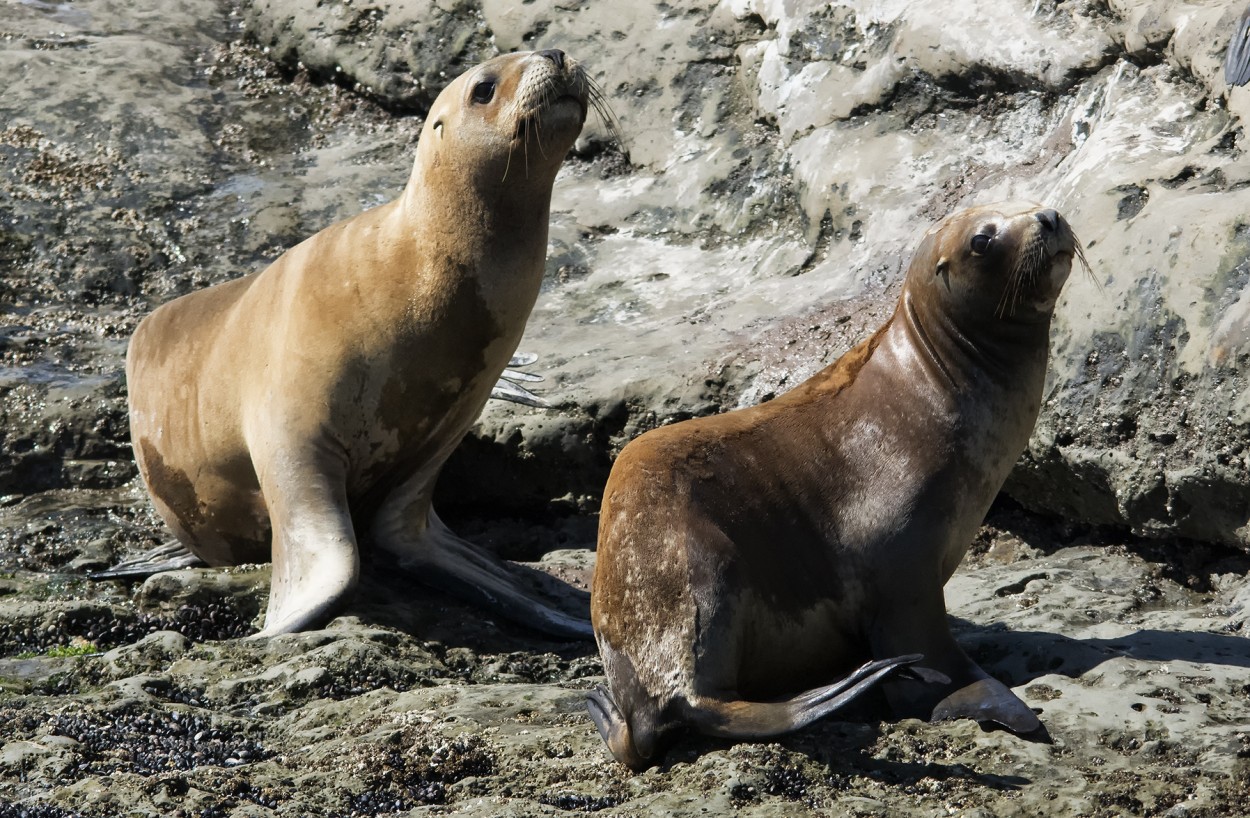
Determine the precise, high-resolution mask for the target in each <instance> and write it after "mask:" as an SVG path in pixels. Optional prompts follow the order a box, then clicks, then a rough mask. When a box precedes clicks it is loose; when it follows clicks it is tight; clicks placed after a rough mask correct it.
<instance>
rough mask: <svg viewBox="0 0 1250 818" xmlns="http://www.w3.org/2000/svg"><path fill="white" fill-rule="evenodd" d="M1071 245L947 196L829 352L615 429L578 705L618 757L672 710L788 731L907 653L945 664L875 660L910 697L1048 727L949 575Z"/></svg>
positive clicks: (1032, 218)
mask: <svg viewBox="0 0 1250 818" xmlns="http://www.w3.org/2000/svg"><path fill="white" fill-rule="evenodd" d="M1074 256H1075V257H1078V258H1081V260H1082V263H1084V259H1083V258H1082V257H1081V251H1080V249H1079V247H1078V245H1077V243H1076V239H1075V237H1074V235H1073V233H1072V230H1071V228H1070V227H1069V226H1068V224H1067V223H1066V222H1065V221H1064V220H1063V219H1062V218H1061V217H1060V215H1059V214H1058V213H1057V212H1055V211H1054V210H1050V209H1045V208H1042V207H1040V206H1038V205H1034V204H1018V203H1013V204H1003V205H992V206H985V207H976V208H972V209H970V210H965V211H963V212H960V213H957V214H955V215H952V216H949V217H947V218H946V219H945V220H943V221H942V222H941V223H939V224H938V225H937V226H936V227H935V228H933V229H931V230H930V231H929V232H928V233H927V234H926V235H925V237H924V240H923V241H922V243H921V245H920V248H919V250H918V251H917V252H916V255H915V257H914V258H913V260H912V262H911V266H910V268H909V270H908V272H907V276H906V280H905V282H904V285H903V290H902V294H901V296H900V297H899V302H898V306H897V308H896V309H895V311H894V314H893V316H892V317H891V318H890V320H889V321H888V322H887V323H886V324H885V326H883V327H882V328H881V329H879V330H878V331H877V332H876V333H875V334H874V335H873V336H872V337H871V338H869V339H867V340H866V341H863V342H862V343H860V344H859V345H858V346H856V347H855V348H854V349H852V350H851V351H850V352H848V353H846V354H845V355H844V356H842V358H840V359H839V360H838V361H837V362H836V363H834V364H833V365H831V366H829V367H827V368H826V369H824V370H823V371H821V372H819V373H817V374H816V375H815V376H813V377H812V378H811V379H809V380H808V381H806V382H804V383H803V384H801V385H799V386H798V387H797V388H795V389H794V390H793V391H791V392H789V393H787V394H785V395H782V396H781V397H778V398H776V399H775V400H773V401H770V402H768V403H765V404H762V405H760V406H755V407H752V408H750V409H743V410H740V411H735V412H729V413H727V414H723V415H719V416H715V417H709V418H701V419H697V420H690V421H686V422H683V423H677V424H674V425H672V426H667V427H663V428H660V429H656V430H654V431H651V432H648V433H646V434H644V435H642V436H641V437H639V438H637V439H636V440H634V441H632V442H631V443H630V444H629V445H628V446H626V447H625V449H624V450H623V451H622V452H621V455H620V457H619V458H618V459H617V461H616V463H615V465H614V466H613V468H612V473H611V476H610V477H609V478H608V483H607V487H606V488H605V490H604V497H603V509H602V513H601V516H600V519H599V553H598V557H597V562H596V565H595V575H594V586H593V588H592V592H591V616H592V619H593V622H594V625H595V635H596V638H597V640H598V642H599V650H600V653H601V654H602V656H603V665H604V671H605V673H606V675H607V681H608V686H607V688H606V689H605V688H602V687H600V688H599V689H598V690H596V691H595V692H593V693H592V694H591V695H590V697H589V702H588V704H589V708H590V713H591V716H592V717H593V718H594V720H595V723H596V725H597V726H598V728H599V731H600V733H601V734H602V735H603V738H604V740H605V741H606V742H607V745H608V748H609V749H610V750H611V752H612V754H613V755H614V756H615V757H616V758H617V759H618V760H620V761H621V762H623V763H624V764H627V765H629V766H630V767H633V768H635V769H638V768H642V767H645V766H646V765H648V764H649V763H651V762H652V761H654V760H655V758H656V755H657V753H658V751H659V750H660V748H661V744H662V741H663V739H664V737H665V734H667V733H668V732H669V731H670V730H672V729H674V728H677V727H679V726H682V725H688V726H691V727H693V728H695V729H697V730H699V731H701V732H703V733H706V734H710V735H715V736H722V737H730V738H753V737H763V736H770V735H775V734H779V733H783V732H786V731H789V730H792V729H795V728H797V727H800V726H802V725H805V724H807V723H809V722H811V721H812V720H814V719H815V718H818V717H820V716H822V715H824V714H825V713H827V712H829V711H830V710H832V709H833V708H834V707H836V706H838V705H840V704H841V703H842V702H844V701H846V700H848V699H849V698H851V697H852V696H853V695H855V693H857V692H858V691H859V690H862V689H863V688H865V687H867V686H868V685H869V684H871V683H872V681H873V680H875V679H877V678H882V677H884V676H885V675H886V674H888V673H889V672H890V670H892V669H893V668H894V667H896V666H897V665H899V664H900V663H907V662H913V661H915V660H916V656H915V654H922V655H923V657H924V658H923V661H922V662H921V664H922V665H923V666H924V667H925V668H928V669H932V670H934V671H937V674H920V675H921V676H923V678H917V677H916V676H915V675H913V677H912V678H907V674H894V675H892V676H888V677H886V678H884V681H883V682H882V684H883V685H884V690H885V693H886V695H887V697H888V699H889V701H890V703H891V704H892V706H893V708H894V709H895V710H896V712H897V713H898V714H899V715H901V716H918V717H927V718H934V719H942V718H956V717H962V716H968V717H972V718H976V719H979V720H989V721H995V722H999V723H1001V724H1003V725H1006V726H1007V727H1009V728H1010V729H1012V730H1015V731H1017V732H1022V733H1027V732H1031V731H1033V730H1035V729H1037V728H1038V727H1039V726H1040V723H1039V721H1038V719H1037V716H1036V715H1034V713H1033V712H1032V711H1031V710H1030V709H1029V708H1028V707H1027V706H1026V705H1025V704H1024V703H1023V702H1022V701H1020V699H1018V698H1016V697H1015V696H1014V695H1013V694H1012V693H1011V691H1010V690H1008V689H1007V687H1006V686H1004V685H1003V684H1002V683H1000V682H998V681H996V680H994V679H992V678H990V677H989V676H988V675H987V674H986V673H985V672H984V671H983V670H981V668H979V667H978V666H977V665H976V664H975V663H974V662H973V661H972V660H971V659H969V658H968V656H967V655H965V654H964V652H963V651H962V650H960V648H959V646H958V645H957V644H956V643H955V640H954V639H953V638H952V636H951V633H950V630H949V628H948V626H947V621H946V608H945V600H944V599H943V595H942V586H943V585H944V584H945V583H946V580H947V579H949V578H950V576H951V574H952V573H953V572H954V570H955V568H956V566H958V565H959V562H960V560H961V559H963V555H964V552H965V551H966V550H967V548H968V545H969V543H970V542H971V540H972V538H973V535H974V534H975V532H976V530H977V527H978V526H979V525H980V524H981V521H982V519H983V518H984V516H985V513H986V511H987V510H988V508H989V506H990V503H991V501H992V500H993V499H994V496H995V494H997V492H998V490H999V488H1000V487H1001V486H1002V484H1003V481H1004V480H1005V479H1006V477H1007V473H1008V472H1009V471H1010V470H1011V467H1012V465H1013V464H1014V463H1015V462H1016V459H1017V458H1018V457H1019V455H1020V453H1021V452H1022V451H1023V450H1024V447H1025V445H1026V443H1027V442H1028V439H1029V435H1030V433H1031V432H1032V429H1033V424H1034V421H1035V420H1036V418H1037V413H1038V408H1039V404H1040V401H1041V391H1042V382H1043V379H1044V377H1045V373H1046V356H1047V342H1048V337H1049V331H1050V319H1051V312H1052V310H1053V308H1054V305H1055V301H1056V299H1057V297H1058V295H1059V291H1060V289H1061V287H1062V286H1063V283H1064V281H1065V280H1066V279H1067V277H1068V273H1069V271H1070V270H1071V267H1072V259H1073V257H1074ZM909 654H910V655H909ZM889 657H899V658H897V659H890V658H889ZM869 660H872V661H870V664H867V665H865V666H863V667H861V668H860V669H859V670H858V671H855V672H854V673H853V674H852V675H851V676H850V677H848V678H846V679H839V677H840V676H842V674H846V673H847V672H848V671H850V670H851V669H852V668H855V666H856V665H859V664H860V663H861V662H865V661H869ZM943 677H946V678H943Z"/></svg>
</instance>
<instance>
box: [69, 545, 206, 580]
mask: <svg viewBox="0 0 1250 818" xmlns="http://www.w3.org/2000/svg"><path fill="white" fill-rule="evenodd" d="M203 564H204V560H202V559H200V558H199V557H197V556H196V555H195V554H192V553H191V551H190V550H189V549H188V548H187V547H186V546H185V545H183V544H182V543H180V542H177V541H173V542H167V543H164V544H163V545H158V546H156V547H155V548H153V549H151V550H150V551H145V552H144V553H142V554H140V555H139V556H137V557H132V558H131V559H128V560H123V561H121V562H119V563H117V564H116V565H114V566H113V567H112V568H105V569H104V570H103V571H95V572H93V573H90V574H87V579H91V580H102V579H142V578H144V577H150V576H152V575H153V574H160V573H162V572H164V571H176V570H177V569H179V568H197V567H199V566H201V565H203Z"/></svg>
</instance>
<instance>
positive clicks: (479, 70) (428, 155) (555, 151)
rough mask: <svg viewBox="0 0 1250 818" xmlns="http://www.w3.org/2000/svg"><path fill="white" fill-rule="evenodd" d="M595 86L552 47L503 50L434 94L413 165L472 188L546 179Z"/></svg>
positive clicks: (578, 128)
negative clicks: (514, 50)
mask: <svg viewBox="0 0 1250 818" xmlns="http://www.w3.org/2000/svg"><path fill="white" fill-rule="evenodd" d="M593 93H595V91H594V87H593V85H592V83H591V81H590V80H589V78H588V77H587V76H586V72H585V71H584V70H583V69H582V67H581V64H580V63H578V62H577V61H576V60H574V59H573V58H572V57H569V56H568V55H566V54H565V53H564V52H563V51H560V50H558V49H547V50H544V51H525V52H518V53H515V54H504V55H502V56H499V57H495V58H494V59H491V60H487V61H486V62H484V63H482V64H481V65H478V66H475V67H474V68H471V69H469V70H468V71H466V72H465V73H463V74H461V75H460V76H459V77H457V78H456V79H455V80H454V81H453V82H452V83H451V84H450V85H448V86H447V87H446V88H444V89H443V91H442V93H440V94H439V95H438V98H437V99H436V100H435V101H434V105H433V106H432V107H431V108H430V113H429V115H428V116H427V118H426V121H425V126H424V128H423V129H422V131H421V139H420V141H419V144H418V147H417V165H416V166H417V168H418V170H421V171H422V172H425V173H436V174H438V175H440V176H444V177H446V176H448V175H450V176H452V177H455V178H454V179H448V181H450V182H454V183H458V184H461V185H463V184H469V185H472V186H473V187H475V188H476V189H478V190H482V189H492V188H498V187H502V186H504V185H508V186H516V185H521V186H524V185H525V183H526V181H533V182H535V183H538V184H543V185H547V186H549V185H550V184H551V181H552V180H553V179H554V178H555V174H556V171H558V170H559V168H560V163H561V162H562V161H563V160H564V157H565V155H566V154H567V153H568V151H569V148H571V147H572V146H573V142H574V140H576V139H577V135H578V134H579V133H580V132H581V129H582V125H583V124H584V123H585V121H586V111H587V108H588V106H589V104H590V103H591V101H592V100H591V95H592V94H593Z"/></svg>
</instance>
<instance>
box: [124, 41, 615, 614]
mask: <svg viewBox="0 0 1250 818" xmlns="http://www.w3.org/2000/svg"><path fill="white" fill-rule="evenodd" d="M593 93H594V92H593V91H592V86H591V84H590V82H589V80H588V79H587V77H586V74H585V72H584V71H583V70H582V68H581V66H580V65H579V64H578V63H577V62H576V61H575V60H573V59H571V58H569V57H566V56H565V55H564V53H563V52H560V51H556V50H548V51H539V52H527V53H518V54H509V55H505V56H501V57H497V58H495V59H492V60H490V61H488V62H485V63H483V64H482V65H479V66H477V67H475V68H473V69H471V70H469V71H468V72H466V73H465V74H463V75H462V76H460V77H459V78H457V79H456V80H455V81H454V82H452V83H451V84H450V85H449V86H448V87H447V88H446V89H445V90H444V91H443V92H442V93H441V94H440V95H439V97H438V99H437V100H436V101H435V103H434V105H433V107H432V109H431V110H430V112H429V115H428V118H427V120H426V122H425V125H424V129H423V131H422V134H421V138H420V142H419V144H418V146H417V155H416V161H415V162H414V165H413V171H412V175H411V177H410V179H409V181H408V184H407V186H406V187H405V189H404V192H403V195H402V196H401V197H400V198H399V199H397V200H396V201H393V202H391V203H390V204H386V205H383V206H381V207H378V208H376V209H373V210H370V211H368V212H365V213H362V214H360V215H359V216H356V217H355V218H352V219H348V220H347V221H343V222H340V223H338V224H335V225H333V226H331V227H328V228H326V229H325V230H323V231H321V232H320V233H318V234H316V235H315V236H313V237H312V238H310V239H308V240H306V241H304V242H303V243H301V244H300V245H298V246H296V247H294V248H292V249H291V250H289V251H287V252H286V253H285V254H283V255H282V257H281V258H279V259H278V260H277V261H275V262H274V263H273V264H272V265H271V266H270V267H269V268H268V269H266V270H264V271H262V272H260V273H258V274H256V275H251V276H247V277H245V278H241V279H238V280H235V281H231V282H228V283H225V284H221V285H219V286H216V287H211V288H209V289H207V290H203V291H200V292H196V293H192V294H191V295H188V296H185V297H183V298H179V299H177V300H176V301H173V302H170V303H169V304H166V305H164V306H162V307H161V308H159V309H158V310H156V311H155V312H153V313H152V315H150V316H149V317H148V318H147V319H146V320H144V321H143V323H142V324H141V325H140V326H139V328H138V330H137V331H136V332H135V335H134V338H133V339H132V341H131V344H130V350H129V353H128V356H127V363H126V375H127V381H128V384H129V390H130V425H131V436H132V439H133V441H134V448H135V455H136V457H137V459H138V462H139V468H140V471H141V473H142V475H143V479H144V481H145V482H146V483H147V486H148V489H149V491H150V493H151V495H152V498H153V501H154V502H155V504H156V508H157V510H158V511H159V512H160V514H161V516H162V517H163V518H164V519H165V521H166V522H167V523H168V524H169V526H170V527H171V528H172V529H173V530H174V533H175V534H176V535H177V537H178V539H179V540H180V541H181V542H182V543H183V544H184V545H185V546H187V547H188V548H189V549H190V550H191V551H192V552H194V553H195V554H196V555H197V556H198V557H200V558H201V559H203V560H204V561H205V562H207V563H208V564H209V565H230V564H236V563H241V562H256V561H264V560H267V559H269V558H270V556H271V554H272V559H273V564H274V568H273V586H272V590H271V592H270V598H269V608H268V613H267V615H266V619H265V627H264V631H263V632H262V633H263V634H275V633H282V632H287V631H297V630H302V629H305V628H309V627H313V626H315V625H317V624H319V623H321V622H323V621H324V620H326V619H328V618H329V616H330V615H331V614H332V613H333V612H334V611H336V610H337V609H338V608H339V606H340V604H341V603H342V602H343V601H344V598H345V597H346V596H347V595H348V594H349V593H350V592H351V591H352V590H353V588H354V587H355V585H356V582H357V576H358V573H359V566H360V559H359V552H358V545H357V538H358V536H360V537H368V538H369V539H371V540H372V542H373V543H374V545H375V546H376V547H377V548H379V549H381V550H382V551H384V552H389V553H390V554H393V555H394V556H395V557H396V558H397V559H398V562H399V564H400V565H401V566H402V567H403V568H404V569H406V570H408V571H410V572H411V573H412V574H414V575H415V576H417V577H419V578H421V579H423V580H425V581H428V582H430V583H433V584H436V585H439V586H442V587H448V588H449V589H452V590H455V591H456V592H457V593H459V594H460V595H462V596H465V597H467V598H469V599H471V600H475V601H477V602H479V603H481V604H484V605H487V606H489V607H490V608H491V609H493V610H494V611H496V612H497V613H499V614H502V615H504V616H507V617H509V618H512V619H515V620H518V621H520V622H523V623H525V624H528V625H531V626H533V627H536V628H539V629H542V630H545V631H548V632H551V633H555V634H559V635H563V636H588V635H589V632H590V631H589V623H588V622H586V621H584V620H581V619H578V618H576V617H571V616H568V615H566V614H564V613H561V612H559V611H557V610H555V609H553V608H552V607H550V606H549V605H547V604H544V603H543V602H540V601H539V600H538V599H536V598H535V597H534V595H533V594H532V593H531V592H530V591H529V590H528V589H527V588H526V587H525V586H524V584H523V583H521V582H519V581H518V580H517V579H516V578H515V577H514V576H513V575H512V573H511V572H510V571H508V570H507V569H506V568H505V566H504V565H503V564H502V563H500V562H499V561H497V560H494V559H491V558H488V556H487V555H485V554H481V553H479V552H478V551H477V550H476V549H474V548H473V547H472V546H470V545H469V544H468V543H466V542H464V541H462V540H460V539H458V538H457V537H456V536H455V535H453V534H452V533H451V532H450V531H448V530H447V528H446V527H445V526H444V525H443V524H442V523H441V522H440V521H439V519H438V517H437V515H436V514H435V513H434V512H433V510H432V509H431V508H430V495H431V491H432V489H433V486H434V481H435V478H436V477H437V475H438V472H439V469H440V467H441V466H442V464H443V462H444V461H445V460H446V459H447V457H448V455H449V454H450V453H451V451H452V449H454V448H455V446H456V444H457V443H458V442H459V441H460V439H461V438H462V437H463V436H464V434H465V433H466V431H468V429H469V427H470V426H471V424H472V423H473V422H474V420H475V419H476V418H477V415H478V412H479V411H480V410H481V408H482V405H483V403H484V402H485V401H486V399H487V397H488V396H489V395H490V394H491V392H492V388H494V387H495V386H496V382H497V379H498V378H499V377H500V375H501V373H502V372H503V370H504V367H505V365H507V364H508V362H509V358H510V356H511V355H512V353H513V351H514V350H515V349H516V346H517V342H518V341H519V339H520V337H521V332H522V330H523V329H524V327H525V321H526V319H527V318H528V316H529V313H530V309H531V308H532V307H533V305H534V301H535V299H536V297H537V295H538V289H539V284H540V282H541V279H542V274H543V267H544V261H545V257H546V251H547V228H548V213H549V205H550V200H551V188H552V183H553V182H554V180H555V176H556V172H557V171H558V170H559V168H560V165H561V163H562V161H563V159H564V157H565V155H566V154H567V153H568V150H569V148H570V147H571V146H572V144H573V142H574V140H575V139H576V138H577V135H578V133H579V132H580V131H581V128H582V125H583V123H584V122H585V118H586V111H587V105H588V102H593V101H594V100H593V98H592V94H593Z"/></svg>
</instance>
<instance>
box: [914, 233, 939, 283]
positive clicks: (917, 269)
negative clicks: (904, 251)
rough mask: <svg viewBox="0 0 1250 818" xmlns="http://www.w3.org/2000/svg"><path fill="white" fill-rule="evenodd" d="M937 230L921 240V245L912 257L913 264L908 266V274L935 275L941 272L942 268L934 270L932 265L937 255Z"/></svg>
mask: <svg viewBox="0 0 1250 818" xmlns="http://www.w3.org/2000/svg"><path fill="white" fill-rule="evenodd" d="M935 232H936V231H930V232H928V233H926V234H925V237H924V238H923V239H921V240H920V246H919V247H917V248H916V252H915V253H914V254H913V255H912V257H911V264H910V265H909V266H908V268H907V274H908V275H915V276H919V275H925V276H929V275H934V274H935V273H940V272H941V271H940V270H934V269H932V267H931V266H930V265H932V264H933V259H934V258H936V257H937V247H936V242H937V236H936V235H935Z"/></svg>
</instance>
